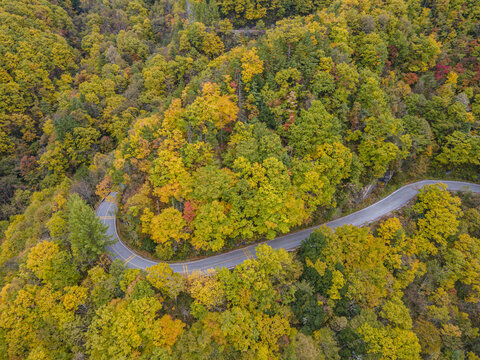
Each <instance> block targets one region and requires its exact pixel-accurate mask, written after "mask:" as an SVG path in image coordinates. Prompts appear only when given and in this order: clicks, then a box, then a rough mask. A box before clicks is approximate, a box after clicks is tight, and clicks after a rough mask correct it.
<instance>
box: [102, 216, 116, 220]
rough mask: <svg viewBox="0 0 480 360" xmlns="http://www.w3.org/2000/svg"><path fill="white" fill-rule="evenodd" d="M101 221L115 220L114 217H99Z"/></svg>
mask: <svg viewBox="0 0 480 360" xmlns="http://www.w3.org/2000/svg"><path fill="white" fill-rule="evenodd" d="M99 218H100V219H101V220H115V216H99Z"/></svg>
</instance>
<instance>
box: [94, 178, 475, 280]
mask: <svg viewBox="0 0 480 360" xmlns="http://www.w3.org/2000/svg"><path fill="white" fill-rule="evenodd" d="M435 183H443V184H446V185H447V187H448V190H450V191H468V190H470V191H472V192H475V193H480V185H478V184H472V183H466V182H459V181H440V180H424V181H419V182H416V183H413V184H409V185H405V186H404V187H402V188H400V189H398V190H397V191H395V192H393V193H392V194H390V195H389V196H387V197H386V198H384V199H382V200H380V201H378V202H376V203H375V204H373V205H370V206H369V207H367V208H364V209H361V210H359V211H357V212H354V213H352V214H350V215H347V216H344V217H341V218H338V219H336V220H333V221H330V222H328V223H326V224H325V225H327V226H329V227H331V228H336V227H339V226H342V225H346V224H350V225H356V226H363V225H365V224H368V223H370V222H372V221H374V220H376V219H379V218H381V217H383V216H385V215H387V214H389V213H391V212H392V211H394V210H396V209H398V208H401V207H402V206H404V205H405V204H407V203H408V202H409V201H410V200H411V199H412V198H414V197H415V195H417V194H418V192H419V190H420V189H421V188H423V187H424V186H425V185H429V184H435ZM116 196H117V193H116V192H112V193H111V194H110V195H109V196H107V198H105V200H104V201H103V202H102V203H101V204H100V206H99V207H98V209H97V216H98V217H99V218H100V219H101V220H102V222H103V223H105V224H106V225H107V226H108V229H107V234H108V235H110V236H111V238H112V239H113V240H114V244H113V245H111V246H109V247H108V250H109V251H110V252H111V254H112V255H113V258H115V259H120V260H123V261H124V262H125V263H126V265H127V266H128V267H130V268H138V269H146V268H148V267H150V266H152V265H155V264H157V263H158V262H156V261H152V260H149V259H145V258H143V257H142V256H140V255H139V254H137V253H136V252H134V251H133V250H131V249H130V248H128V247H127V246H126V245H125V244H124V243H123V242H122V241H121V240H120V237H119V236H118V233H117V228H116V226H115V213H116V210H117V205H116ZM316 228H318V226H315V227H312V228H309V229H305V230H301V231H298V232H294V233H291V234H288V235H285V236H281V237H278V238H275V239H273V240H270V241H267V244H268V245H270V246H271V247H272V248H274V249H281V248H282V249H286V250H294V249H295V248H297V247H299V246H300V245H301V243H302V240H303V239H306V238H307V237H308V236H310V234H311V233H312V232H313V231H314V230H315V229H316ZM257 246H258V244H255V245H250V246H247V247H243V248H239V249H236V250H233V251H230V252H227V253H224V254H219V255H215V256H210V257H207V258H204V259H200V260H193V261H186V262H178V263H170V267H171V268H172V269H173V271H175V272H178V273H183V274H189V273H192V272H198V271H201V272H207V271H211V270H213V269H216V268H221V267H227V268H233V267H235V266H237V265H238V264H240V263H242V262H243V261H244V260H246V259H248V258H254V257H255V248H256V247H257Z"/></svg>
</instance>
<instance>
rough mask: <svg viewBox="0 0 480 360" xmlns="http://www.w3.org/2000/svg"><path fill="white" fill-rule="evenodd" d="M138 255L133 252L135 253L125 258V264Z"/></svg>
mask: <svg viewBox="0 0 480 360" xmlns="http://www.w3.org/2000/svg"><path fill="white" fill-rule="evenodd" d="M136 256H137V255H135V254H133V255H130V256H129V257H128V258H127V259H125V264H128V263H129V262H130V261H132V260H133V259H135V257H136Z"/></svg>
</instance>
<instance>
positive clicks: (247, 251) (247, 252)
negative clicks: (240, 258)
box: [242, 248, 253, 259]
mask: <svg viewBox="0 0 480 360" xmlns="http://www.w3.org/2000/svg"><path fill="white" fill-rule="evenodd" d="M242 251H243V253H244V254H245V256H246V257H247V259H253V255H252V253H251V252H250V249H249V248H242Z"/></svg>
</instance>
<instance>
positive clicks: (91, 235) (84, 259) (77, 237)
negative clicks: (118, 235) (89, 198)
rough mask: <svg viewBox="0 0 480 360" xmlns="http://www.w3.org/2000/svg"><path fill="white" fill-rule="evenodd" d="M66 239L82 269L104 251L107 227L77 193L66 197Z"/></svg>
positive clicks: (108, 241)
mask: <svg viewBox="0 0 480 360" xmlns="http://www.w3.org/2000/svg"><path fill="white" fill-rule="evenodd" d="M67 207H68V220H67V229H68V239H69V242H70V246H71V249H72V254H73V258H74V260H75V262H76V263H77V264H78V265H79V266H80V267H81V268H82V269H84V268H85V267H86V266H87V265H91V264H93V263H94V262H95V261H96V260H97V258H98V257H99V256H100V255H101V254H103V253H104V252H105V251H106V246H107V245H108V244H109V243H110V240H109V238H108V236H107V235H106V230H107V227H106V226H105V225H104V224H102V222H101V221H100V219H99V218H97V216H96V215H95V213H94V212H93V210H92V209H91V208H90V206H88V205H87V203H86V202H85V201H84V200H83V199H82V198H80V196H79V195H77V194H73V195H71V196H70V197H69V199H68V205H67Z"/></svg>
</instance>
